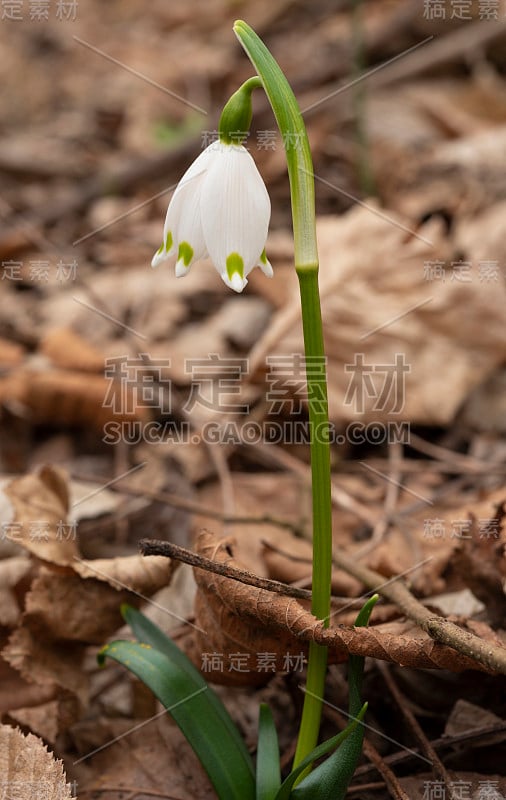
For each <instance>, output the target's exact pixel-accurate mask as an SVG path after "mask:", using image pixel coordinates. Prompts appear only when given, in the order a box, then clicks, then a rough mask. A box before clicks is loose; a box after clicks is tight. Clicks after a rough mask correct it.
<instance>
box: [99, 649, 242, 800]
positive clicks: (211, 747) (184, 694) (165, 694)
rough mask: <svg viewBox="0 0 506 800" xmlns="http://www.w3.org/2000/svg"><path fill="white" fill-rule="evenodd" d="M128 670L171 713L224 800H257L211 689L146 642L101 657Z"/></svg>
mask: <svg viewBox="0 0 506 800" xmlns="http://www.w3.org/2000/svg"><path fill="white" fill-rule="evenodd" d="M106 657H109V658H112V659H114V661H117V662H118V663H119V664H123V665H124V666H125V667H127V668H128V669H129V670H130V671H131V672H133V674H134V675H137V677H138V678H140V679H141V680H142V681H143V683H145V684H146V686H148V687H149V688H150V689H151V691H152V692H153V693H154V694H155V695H156V697H157V698H158V699H159V700H160V701H161V702H162V703H163V705H164V706H165V708H166V709H167V711H169V712H170V714H171V716H172V717H173V719H174V721H175V722H176V723H177V725H178V726H179V727H180V729H181V731H182V732H183V734H184V735H185V737H186V738H187V740H188V742H189V743H190V745H191V746H192V748H193V750H194V751H195V753H196V754H197V756H198V758H199V759H200V762H201V764H202V766H203V767H204V769H205V770H206V772H207V774H208V775H209V778H210V780H211V783H212V784H213V786H214V788H215V790H216V793H217V794H218V797H219V798H220V800H254V798H255V780H254V777H253V775H252V772H251V770H250V768H249V765H248V764H246V763H245V761H244V758H243V753H242V751H241V750H239V749H238V748H237V746H236V742H235V740H234V738H232V737H231V736H230V731H229V728H228V726H227V725H226V724H225V722H224V720H223V717H222V716H221V715H220V714H219V713H218V712H217V711H216V707H215V705H214V704H213V702H212V700H210V691H209V687H208V686H207V684H206V683H205V681H204V685H202V683H201V681H196V680H195V679H194V677H193V676H191V675H190V674H189V672H187V671H186V670H184V669H182V668H181V667H180V666H179V665H178V664H176V663H175V662H174V661H171V660H170V658H168V657H167V656H166V655H165V654H164V653H160V652H159V651H158V650H155V649H154V648H153V647H151V645H149V644H145V643H142V642H122V641H116V642H112V643H111V644H108V645H106V646H105V647H104V648H103V649H102V650H101V651H100V653H99V654H98V656H97V658H98V661H99V663H100V664H103V663H104V661H105V659H106Z"/></svg>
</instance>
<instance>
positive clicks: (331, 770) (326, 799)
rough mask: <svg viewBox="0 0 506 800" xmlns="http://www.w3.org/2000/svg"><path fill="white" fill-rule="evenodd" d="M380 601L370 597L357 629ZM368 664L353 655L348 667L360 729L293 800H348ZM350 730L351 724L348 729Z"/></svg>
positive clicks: (351, 705) (351, 698) (303, 784)
mask: <svg viewBox="0 0 506 800" xmlns="http://www.w3.org/2000/svg"><path fill="white" fill-rule="evenodd" d="M378 599H379V596H378V595H373V597H371V598H369V600H368V601H367V602H366V603H365V605H364V606H363V607H362V609H361V610H360V611H359V613H358V616H357V618H356V620H355V627H357V628H360V627H365V626H366V625H367V623H368V622H369V617H370V616H371V612H372V610H373V608H374V606H375V605H376V603H377V601H378ZM364 661H365V659H364V658H362V656H350V658H349V664H348V684H349V693H350V694H349V715H350V718H351V719H352V720H355V725H354V728H355V727H356V730H355V729H354V730H352V731H350V734H351V735H349V736H348V737H347V738H346V741H345V742H344V743H343V744H342V746H341V747H340V748H339V749H338V750H336V752H335V753H333V755H331V756H330V757H329V758H328V759H327V760H326V761H324V762H323V764H320V765H319V766H318V767H316V769H314V770H313V772H311V773H310V774H309V775H307V777H306V778H304V780H303V781H302V782H301V783H300V784H299V785H298V786H297V787H296V788H295V789H294V790H293V792H292V794H291V795H290V797H291V798H293V800H312V798H314V797H318V800H344V797H345V795H346V792H347V789H348V784H349V782H350V781H351V779H352V777H353V774H354V772H355V770H356V768H357V763H358V760H359V758H360V754H361V753H362V745H363V742H364V726H363V725H359V726H358V727H357V722H356V721H357V720H361V719H362V718H363V716H364V714H365V709H366V706H367V704H365V705H362V700H361V690H362V677H363V673H364ZM349 727H350V726H349V725H348V726H347V728H346V729H345V730H348V728H349Z"/></svg>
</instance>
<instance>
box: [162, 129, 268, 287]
mask: <svg viewBox="0 0 506 800" xmlns="http://www.w3.org/2000/svg"><path fill="white" fill-rule="evenodd" d="M270 215H271V204H270V200H269V195H268V194H267V189H266V188H265V184H264V182H263V180H262V178H261V176H260V173H259V172H258V170H257V168H256V165H255V162H254V161H253V159H252V157H251V155H250V154H249V153H248V151H247V150H246V148H245V147H243V146H242V145H237V144H225V143H223V142H213V143H212V144H211V145H209V147H207V148H206V149H205V150H204V151H203V152H202V153H201V154H200V155H199V157H198V158H197V159H196V160H195V161H194V162H193V164H192V165H191V166H190V168H189V169H188V170H187V171H186V172H185V174H184V175H183V177H182V178H181V180H180V182H179V184H178V185H177V188H176V190H175V192H174V194H173V196H172V199H171V201H170V203H169V207H168V209H167V216H166V218H165V226H164V229H163V244H162V246H161V247H160V248H159V249H158V250H157V252H156V253H155V255H154V256H153V260H152V262H151V266H153V267H156V266H158V264H159V263H160V262H161V261H165V259H167V258H170V256H172V255H177V262H176V275H177V277H178V278H180V277H182V276H183V275H186V274H187V273H188V271H189V269H190V267H191V265H192V264H193V262H194V261H198V260H199V259H201V258H206V257H207V256H209V257H210V258H211V260H212V262H213V264H214V266H215V267H216V269H217V270H218V272H219V273H220V275H221V277H222V278H223V280H224V281H225V283H226V284H227V286H230V288H231V289H234V290H235V291H236V292H242V290H243V289H244V287H245V286H246V284H247V282H248V281H247V276H248V275H249V273H250V272H251V270H252V269H253V268H254V267H255V266H259V267H260V268H261V269H262V271H263V272H264V273H265V274H266V275H268V276H269V277H271V276H272V267H271V265H270V264H269V262H268V261H267V258H266V255H265V241H266V239H267V230H268V227H269V220H270Z"/></svg>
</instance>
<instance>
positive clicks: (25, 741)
mask: <svg viewBox="0 0 506 800" xmlns="http://www.w3.org/2000/svg"><path fill="white" fill-rule="evenodd" d="M0 775H1V776H2V777H1V782H0V786H2V788H3V789H5V797H16V798H17V800H40V798H41V797H50V798H51V800H72V792H71V789H70V786H69V785H68V784H67V782H66V778H65V773H64V771H63V763H62V762H61V761H58V760H56V759H55V758H54V756H53V754H52V753H50V752H49V750H48V749H47V747H46V746H45V744H44V743H43V742H42V741H41V740H40V739H38V738H37V737H36V736H33V735H32V734H31V733H29V734H28V735H27V736H24V735H23V734H22V733H21V731H20V730H18V729H17V728H10V727H9V726H8V725H1V726H0Z"/></svg>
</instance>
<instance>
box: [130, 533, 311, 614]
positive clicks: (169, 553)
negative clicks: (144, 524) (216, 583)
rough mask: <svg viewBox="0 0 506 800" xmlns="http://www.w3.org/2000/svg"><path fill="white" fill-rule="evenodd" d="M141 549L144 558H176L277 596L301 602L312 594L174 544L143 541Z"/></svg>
mask: <svg viewBox="0 0 506 800" xmlns="http://www.w3.org/2000/svg"><path fill="white" fill-rule="evenodd" d="M139 549H140V551H141V553H142V555H144V556H166V557H167V558H174V559H176V560H177V561H183V562H184V563H185V564H191V566H192V567H197V568H198V569H203V570H206V571H207V572H213V573H214V574H216V575H223V576H224V577H225V578H231V579H232V580H234V581H239V582H240V583H245V584H247V585H248V586H256V587H257V588H259V589H266V590H267V591H268V592H275V593H276V594H283V595H285V596H286V597H297V598H298V599H299V600H310V599H311V592H310V591H309V589H299V588H298V587H296V586H288V584H286V583H281V581H271V580H269V579H268V578H260V577H259V576H258V575H254V574H253V573H252V572H248V571H247V570H245V569H238V568H237V567H232V566H230V565H229V564H224V563H223V562H218V561H212V560H211V559H210V558H205V556H200V555H197V553H194V552H193V551H192V550H187V549H186V548H185V547H179V545H177V544H172V542H164V541H159V540H158V539H141V541H140V542H139Z"/></svg>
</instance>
